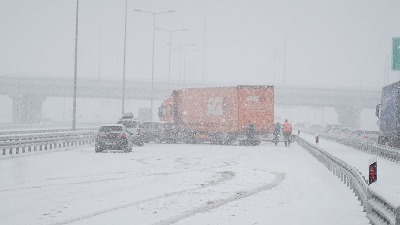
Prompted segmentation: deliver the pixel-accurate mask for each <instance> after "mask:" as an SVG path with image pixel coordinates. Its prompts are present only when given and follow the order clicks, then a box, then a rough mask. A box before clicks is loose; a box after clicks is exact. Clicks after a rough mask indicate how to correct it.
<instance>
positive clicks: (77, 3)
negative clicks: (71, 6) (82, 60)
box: [72, 0, 79, 130]
mask: <svg viewBox="0 0 400 225" xmlns="http://www.w3.org/2000/svg"><path fill="white" fill-rule="evenodd" d="M78 16H79V0H76V24H75V65H74V94H73V96H74V97H73V102H72V130H75V129H76V89H77V80H78Z"/></svg>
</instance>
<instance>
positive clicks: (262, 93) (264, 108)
mask: <svg viewBox="0 0 400 225" xmlns="http://www.w3.org/2000/svg"><path fill="white" fill-rule="evenodd" d="M159 117H160V120H161V121H165V122H169V123H174V124H175V127H176V128H177V130H178V135H177V137H178V138H179V139H180V140H178V141H181V142H189V143H198V142H211V143H215V144H233V143H235V142H236V143H237V142H239V144H242V145H247V144H259V143H260V141H261V140H272V132H273V129H274V88H273V86H261V85H259V86H253V85H240V86H233V87H204V88H184V89H179V90H174V91H173V93H172V96H170V97H168V98H167V99H165V100H164V102H163V103H162V105H161V106H160V108H159ZM249 127H251V130H249ZM249 132H253V134H249Z"/></svg>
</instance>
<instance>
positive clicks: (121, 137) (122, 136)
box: [118, 133, 126, 139]
mask: <svg viewBox="0 0 400 225" xmlns="http://www.w3.org/2000/svg"><path fill="white" fill-rule="evenodd" d="M118 137H119V138H120V139H123V138H126V134H125V133H120V134H119V135H118Z"/></svg>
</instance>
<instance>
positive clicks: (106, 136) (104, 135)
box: [95, 124, 133, 152]
mask: <svg viewBox="0 0 400 225" xmlns="http://www.w3.org/2000/svg"><path fill="white" fill-rule="evenodd" d="M132 145H133V140H132V135H130V134H129V132H128V131H127V130H126V128H125V126H123V125H121V124H111V125H104V126H101V127H100V129H99V132H98V133H97V136H96V142H95V151H96V152H102V151H104V150H121V151H124V152H131V151H132Z"/></svg>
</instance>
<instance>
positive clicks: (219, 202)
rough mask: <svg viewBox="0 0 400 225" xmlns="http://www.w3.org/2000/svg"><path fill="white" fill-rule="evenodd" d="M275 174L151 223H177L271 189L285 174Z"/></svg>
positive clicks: (167, 224)
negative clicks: (263, 181) (266, 180)
mask: <svg viewBox="0 0 400 225" xmlns="http://www.w3.org/2000/svg"><path fill="white" fill-rule="evenodd" d="M274 174H275V179H274V180H273V181H272V182H270V183H268V184H265V185H262V186H260V187H257V188H254V189H250V190H246V191H240V192H236V194H234V195H231V196H229V197H227V198H224V199H217V200H214V201H208V202H207V203H206V204H205V205H202V206H199V207H197V208H194V209H191V210H189V211H186V212H184V213H182V214H181V215H178V216H175V217H172V218H170V219H166V220H161V221H160V222H157V223H154V224H153V225H171V224H174V223H177V222H179V221H181V220H183V219H187V218H189V217H192V216H194V215H196V214H198V213H205V212H208V211H210V210H213V209H216V208H218V207H221V206H224V205H226V204H229V203H231V202H234V201H237V200H240V199H243V198H247V197H250V196H253V195H256V194H258V193H260V192H263V191H266V190H268V189H271V188H273V187H275V186H277V185H279V184H280V183H281V182H282V181H283V180H284V179H285V177H286V174H284V173H274Z"/></svg>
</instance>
